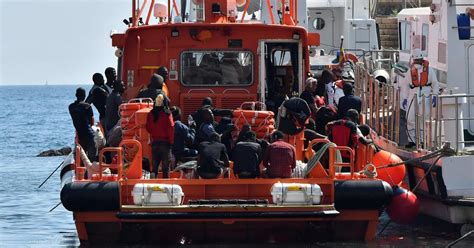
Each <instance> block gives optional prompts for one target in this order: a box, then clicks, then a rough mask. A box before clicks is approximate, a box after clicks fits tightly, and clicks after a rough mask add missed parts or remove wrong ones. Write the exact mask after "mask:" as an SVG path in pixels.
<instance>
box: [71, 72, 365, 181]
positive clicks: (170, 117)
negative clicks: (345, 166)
mask: <svg viewBox="0 0 474 248" xmlns="http://www.w3.org/2000/svg"><path fill="white" fill-rule="evenodd" d="M105 72H106V73H105V75H106V78H107V83H104V80H103V78H102V75H101V74H99V73H96V74H94V75H93V81H94V86H93V87H92V89H91V90H90V92H89V96H88V97H87V98H86V92H85V90H84V89H82V88H78V89H77V91H76V97H77V100H76V101H75V102H74V103H72V104H71V105H70V106H69V112H70V114H71V117H72V119H73V124H74V127H75V128H76V133H77V138H78V141H79V142H78V143H79V144H80V145H81V146H82V148H83V150H84V151H85V152H86V154H87V156H88V158H89V159H90V160H91V161H97V153H98V152H97V148H96V147H97V146H96V145H95V144H94V140H93V131H92V126H93V123H94V121H93V113H92V109H91V105H90V104H89V103H92V104H93V105H94V106H95V107H96V108H97V110H98V112H99V113H100V117H99V119H100V120H101V123H102V126H103V128H104V132H105V134H106V138H107V145H108V146H118V144H119V143H120V137H121V129H120V122H119V119H120V117H119V116H118V112H119V111H118V109H119V105H120V104H121V103H122V98H121V94H122V93H123V91H124V85H123V83H122V82H121V81H118V80H116V73H115V70H114V69H113V68H107V69H106V71H105ZM335 75H338V73H333V72H332V71H329V70H325V71H323V73H322V76H321V78H320V79H319V80H317V79H315V78H313V77H308V78H307V80H306V84H305V90H304V91H303V92H302V94H301V95H300V97H294V98H291V99H288V100H286V101H284V102H283V103H282V104H281V107H282V108H284V109H285V112H286V113H290V115H291V116H292V117H291V118H288V120H289V122H290V124H291V121H293V122H294V124H295V127H296V128H295V129H294V130H296V131H297V132H300V131H302V130H304V133H305V138H306V141H305V146H307V144H308V142H309V141H310V140H312V139H316V138H328V139H329V140H330V141H332V142H334V143H335V144H336V145H338V146H349V147H352V148H355V147H356V146H357V144H365V145H366V144H369V143H370V142H371V140H370V139H367V138H365V137H366V136H367V135H368V133H369V132H370V129H369V128H368V127H367V126H359V125H358V124H359V119H360V118H359V113H360V110H361V99H360V98H359V97H357V96H354V85H353V82H351V81H346V82H344V80H343V79H342V78H340V77H338V76H335ZM167 76H168V71H167V69H166V68H165V67H161V68H160V69H159V70H158V71H157V73H156V74H153V75H152V76H151V78H150V83H149V85H148V87H147V88H146V89H143V90H142V91H140V92H139V93H138V95H137V98H151V99H153V108H152V110H151V111H150V113H149V114H148V117H147V122H146V130H147V131H148V133H149V134H150V136H151V142H150V145H151V147H152V166H151V168H152V169H151V171H150V172H151V173H152V174H151V175H153V176H155V177H156V176H157V175H158V174H159V173H158V172H159V171H161V172H162V177H163V178H168V177H169V173H170V170H172V169H173V167H174V166H175V165H176V164H177V163H180V162H186V161H189V160H194V161H196V164H197V169H196V171H197V173H198V175H199V177H201V178H206V179H210V178H217V177H220V176H222V175H224V174H227V173H229V168H230V165H231V164H233V168H232V169H233V173H234V175H235V176H236V177H238V178H256V177H269V178H287V177H291V174H292V170H293V169H294V168H295V166H296V151H295V147H294V146H292V145H290V144H289V143H286V142H285V141H284V136H285V134H291V135H293V133H288V132H285V130H293V129H285V128H279V130H278V131H275V132H273V133H272V134H271V135H270V136H269V137H267V138H266V139H257V138H256V134H255V133H254V132H253V131H252V130H251V127H250V126H249V125H243V126H242V127H241V129H240V130H238V131H239V132H238V135H235V131H236V127H235V126H234V124H233V123H232V119H231V117H232V110H226V109H217V108H214V106H213V102H212V98H210V97H206V98H204V99H203V101H202V106H201V107H200V108H199V109H198V110H197V111H196V112H195V113H193V114H192V115H191V117H190V118H188V123H183V122H182V121H181V117H182V113H181V109H180V108H179V107H177V106H172V101H171V100H170V99H169V98H168V96H167V95H166V93H165V92H164V91H163V90H162V87H163V84H164V83H165V82H166V80H167ZM339 90H340V91H342V92H343V93H344V96H339V95H338V94H336V92H337V91H339ZM303 105H305V106H303ZM280 114H281V113H280ZM215 116H219V117H220V118H219V119H220V121H219V123H217V122H216V120H215ZM282 123H283V122H281V123H280V125H281V126H283V124H282ZM285 125H287V124H285ZM282 131H283V132H282ZM268 141H270V142H271V143H269V142H268ZM342 155H343V159H344V160H347V159H348V154H342ZM160 166H161V170H160V168H159V167H160Z"/></svg>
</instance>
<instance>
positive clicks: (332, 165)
mask: <svg viewBox="0 0 474 248" xmlns="http://www.w3.org/2000/svg"><path fill="white" fill-rule="evenodd" d="M337 151H341V152H342V151H347V152H349V153H350V156H349V162H337V161H336V152H337ZM338 166H339V167H349V169H350V173H351V174H350V175H351V177H350V178H351V179H354V150H352V148H350V147H348V146H336V147H329V176H330V177H332V178H334V177H335V176H336V171H335V169H336V167H338Z"/></svg>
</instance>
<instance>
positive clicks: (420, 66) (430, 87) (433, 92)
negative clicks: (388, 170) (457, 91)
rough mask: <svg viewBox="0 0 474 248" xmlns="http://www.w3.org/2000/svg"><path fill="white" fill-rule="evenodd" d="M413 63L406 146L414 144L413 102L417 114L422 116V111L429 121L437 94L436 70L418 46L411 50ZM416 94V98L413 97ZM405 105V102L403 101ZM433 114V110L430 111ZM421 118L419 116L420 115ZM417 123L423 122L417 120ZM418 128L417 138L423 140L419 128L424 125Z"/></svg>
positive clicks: (422, 127)
mask: <svg viewBox="0 0 474 248" xmlns="http://www.w3.org/2000/svg"><path fill="white" fill-rule="evenodd" d="M412 60H413V63H412V65H411V67H410V78H411V81H410V82H411V83H410V85H409V86H410V92H409V95H408V106H407V131H408V139H409V141H410V142H409V143H408V144H407V145H406V147H407V148H411V147H414V146H415V143H414V142H415V141H416V137H415V134H416V132H415V104H417V105H418V116H422V113H424V120H425V122H426V121H429V118H430V112H432V111H434V109H432V108H434V107H436V104H437V101H438V94H439V82H438V79H437V78H436V72H435V70H433V68H431V67H430V66H429V62H428V61H427V60H425V59H424V57H423V53H422V52H421V50H420V49H419V48H416V49H415V50H413V53H412ZM415 94H416V99H415ZM423 101H424V106H425V108H424V111H423ZM404 105H406V103H404ZM432 113H433V115H432V116H434V112H432ZM420 118H421V117H420ZM419 125H424V123H422V122H419ZM418 129H419V132H420V133H419V140H420V142H421V141H422V140H423V134H422V133H421V129H423V130H424V126H420V127H418Z"/></svg>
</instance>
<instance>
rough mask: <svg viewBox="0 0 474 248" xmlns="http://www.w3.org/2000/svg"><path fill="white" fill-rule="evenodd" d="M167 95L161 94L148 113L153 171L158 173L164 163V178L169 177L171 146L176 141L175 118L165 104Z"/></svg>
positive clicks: (147, 128)
mask: <svg viewBox="0 0 474 248" xmlns="http://www.w3.org/2000/svg"><path fill="white" fill-rule="evenodd" d="M164 101H165V96H164V95H163V94H159V95H158V96H157V97H156V99H155V102H154V107H153V109H152V110H151V111H150V113H148V116H147V122H146V130H147V131H148V133H150V136H151V141H152V144H151V146H152V159H153V171H152V172H153V173H154V174H155V175H157V174H158V171H159V170H158V167H159V165H160V163H161V164H162V172H163V178H168V176H169V175H168V174H169V166H170V164H171V148H172V146H173V143H174V120H173V116H172V115H171V113H170V112H169V109H168V108H166V107H165V106H164Z"/></svg>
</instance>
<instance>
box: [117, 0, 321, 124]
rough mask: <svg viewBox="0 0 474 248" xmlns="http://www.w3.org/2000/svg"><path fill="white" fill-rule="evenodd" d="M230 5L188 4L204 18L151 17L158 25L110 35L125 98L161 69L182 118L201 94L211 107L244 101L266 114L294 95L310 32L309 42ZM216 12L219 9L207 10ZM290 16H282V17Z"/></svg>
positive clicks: (223, 0) (302, 33) (299, 32)
mask: <svg viewBox="0 0 474 248" xmlns="http://www.w3.org/2000/svg"><path fill="white" fill-rule="evenodd" d="M231 2H233V1H227V0H214V1H203V2H201V3H200V4H197V5H196V4H195V3H193V2H190V4H191V5H195V7H196V8H192V9H193V10H194V11H197V10H198V9H199V6H201V7H203V8H204V10H205V11H204V13H205V18H202V17H201V18H197V19H195V20H191V19H186V16H197V17H199V16H200V14H199V13H194V12H193V13H194V14H193V13H188V12H186V15H185V18H184V20H180V21H175V20H174V19H176V18H173V17H169V18H164V17H161V18H160V17H159V16H158V17H159V18H158V20H162V21H158V23H154V24H152V21H151V20H150V21H148V19H149V18H148V17H147V22H146V23H144V24H139V23H137V25H133V24H132V25H131V26H130V28H129V29H127V31H126V32H125V33H123V34H114V35H113V36H112V43H113V46H115V47H116V48H117V49H118V50H119V51H120V52H118V53H117V54H119V56H120V57H119V67H120V68H119V72H120V77H121V79H122V80H123V81H124V83H125V84H126V88H127V89H126V92H125V98H126V99H132V98H135V97H136V95H137V94H138V92H139V90H141V89H143V88H145V87H146V86H147V84H148V82H149V79H150V76H151V75H152V74H153V73H155V72H156V70H157V69H158V68H160V67H162V66H165V67H167V68H168V70H169V79H168V80H167V81H166V88H167V92H168V95H169V97H170V99H171V104H172V105H177V106H179V107H181V109H182V111H183V117H186V116H187V115H188V114H190V113H193V112H194V111H195V110H197V109H198V108H199V107H200V105H201V101H202V99H203V98H204V97H208V96H209V97H211V98H212V99H213V100H214V103H215V107H218V108H224V109H235V108H237V107H239V106H240V105H241V104H242V103H243V102H248V101H260V102H264V103H266V104H267V105H268V107H269V108H272V107H274V106H275V102H278V101H280V99H281V98H282V97H283V98H284V96H285V95H288V96H291V95H296V94H299V93H300V92H301V91H302V90H303V82H304V80H305V77H306V73H307V72H309V61H308V60H307V59H306V55H307V54H308V45H309V42H311V41H312V42H313V43H317V36H316V34H312V37H313V38H312V40H308V33H307V32H306V30H305V29H304V28H302V27H298V26H295V25H291V22H288V25H280V24H264V23H262V22H259V21H258V20H247V19H248V18H249V16H248V15H246V14H245V11H244V12H238V13H239V15H238V16H237V15H236V14H235V13H237V8H236V6H235V5H231V4H230V3H231ZM294 2H295V3H296V1H294ZM158 6H159V5H158ZM184 7H185V6H184ZM218 7H219V8H220V11H217V10H216V9H213V8H218ZM288 7H289V6H286V7H281V8H288ZM156 9H157V7H155V10H156ZM184 9H185V8H184ZM216 11H217V12H216ZM234 11H235V12H234ZM173 12H175V11H174V10H173ZM149 13H150V12H149ZM225 13H233V14H225ZM174 14H176V13H174ZM201 14H202V13H201ZM246 16H247V17H246ZM284 16H286V14H285V15H284ZM175 17H178V19H179V18H180V16H175ZM237 17H238V18H237ZM293 17H295V15H291V14H288V18H287V19H290V20H291V19H292V18H293ZM133 18H135V19H136V18H138V17H137V16H136V17H133ZM275 18H278V17H277V16H275ZM282 18H283V17H282ZM285 18H286V17H285ZM164 19H167V21H164ZM172 20H174V21H172ZM281 21H283V19H282V20H281ZM132 23H133V22H132Z"/></svg>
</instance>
